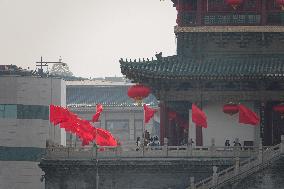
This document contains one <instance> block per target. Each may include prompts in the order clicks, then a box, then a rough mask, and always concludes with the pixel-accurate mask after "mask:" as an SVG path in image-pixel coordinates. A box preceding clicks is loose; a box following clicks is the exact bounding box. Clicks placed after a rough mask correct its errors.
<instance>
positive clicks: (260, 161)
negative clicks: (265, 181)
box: [257, 141, 263, 163]
mask: <svg viewBox="0 0 284 189" xmlns="http://www.w3.org/2000/svg"><path fill="white" fill-rule="evenodd" d="M257 159H258V163H262V161H263V147H262V142H261V141H260V143H259V146H258V156H257Z"/></svg>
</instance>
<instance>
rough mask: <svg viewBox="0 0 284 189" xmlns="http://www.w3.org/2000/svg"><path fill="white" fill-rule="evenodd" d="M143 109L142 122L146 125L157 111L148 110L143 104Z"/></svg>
mask: <svg viewBox="0 0 284 189" xmlns="http://www.w3.org/2000/svg"><path fill="white" fill-rule="evenodd" d="M143 107H144V122H145V123H148V122H149V121H150V119H151V118H152V117H153V116H154V114H155V112H156V111H157V110H155V109H153V108H150V107H149V106H147V105H146V104H144V105H143Z"/></svg>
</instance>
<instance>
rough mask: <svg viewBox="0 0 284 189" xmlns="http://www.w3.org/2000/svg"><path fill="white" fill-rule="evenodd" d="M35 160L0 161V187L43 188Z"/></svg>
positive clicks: (6, 188)
mask: <svg viewBox="0 0 284 189" xmlns="http://www.w3.org/2000/svg"><path fill="white" fill-rule="evenodd" d="M41 175H44V172H42V171H41V169H40V168H39V167H38V163H37V162H28V161H0V189H44V182H41V181H40V177H41Z"/></svg>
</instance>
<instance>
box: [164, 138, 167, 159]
mask: <svg viewBox="0 0 284 189" xmlns="http://www.w3.org/2000/svg"><path fill="white" fill-rule="evenodd" d="M163 149H164V151H165V154H166V156H168V138H164V148H163Z"/></svg>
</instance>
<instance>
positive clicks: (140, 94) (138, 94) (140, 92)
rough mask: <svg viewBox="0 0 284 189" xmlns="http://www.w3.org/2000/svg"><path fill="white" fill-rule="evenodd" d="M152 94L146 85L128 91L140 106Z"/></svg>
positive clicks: (138, 85)
mask: <svg viewBox="0 0 284 189" xmlns="http://www.w3.org/2000/svg"><path fill="white" fill-rule="evenodd" d="M149 94H150V89H149V88H148V87H146V86H144V85H141V84H136V85H133V86H131V87H130V88H129V89H128V92H127V95H128V96H129V97H130V98H133V99H134V100H135V101H136V102H137V103H138V104H139V105H141V104H142V100H143V99H144V98H146V97H147V96H148V95H149Z"/></svg>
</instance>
